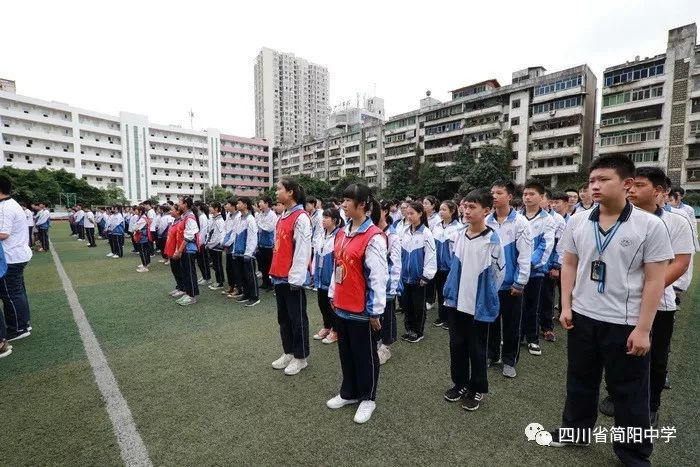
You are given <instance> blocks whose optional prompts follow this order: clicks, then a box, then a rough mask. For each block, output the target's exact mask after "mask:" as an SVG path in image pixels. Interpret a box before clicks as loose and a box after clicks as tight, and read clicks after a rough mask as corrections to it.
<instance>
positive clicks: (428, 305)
mask: <svg viewBox="0 0 700 467" xmlns="http://www.w3.org/2000/svg"><path fill="white" fill-rule="evenodd" d="M433 305H434V304H433V303H426V304H425V309H426V310H432V309H433Z"/></svg>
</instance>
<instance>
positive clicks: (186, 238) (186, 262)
mask: <svg viewBox="0 0 700 467" xmlns="http://www.w3.org/2000/svg"><path fill="white" fill-rule="evenodd" d="M179 207H180V212H183V214H182V221H181V223H182V227H180V228H181V229H182V240H181V241H180V242H179V243H178V245H177V249H176V250H175V254H174V255H173V258H175V259H177V260H180V274H181V278H182V279H181V280H182V286H183V287H184V290H183V292H185V294H184V295H183V296H182V297H180V299H179V300H178V301H177V303H178V305H182V306H188V305H192V304H193V303H197V299H196V298H195V297H196V296H197V295H199V286H198V285H197V268H196V266H195V263H196V258H197V250H198V245H199V222H198V220H197V214H196V213H193V212H192V209H193V208H192V198H189V197H188V198H182V199H181V200H180V206H179Z"/></svg>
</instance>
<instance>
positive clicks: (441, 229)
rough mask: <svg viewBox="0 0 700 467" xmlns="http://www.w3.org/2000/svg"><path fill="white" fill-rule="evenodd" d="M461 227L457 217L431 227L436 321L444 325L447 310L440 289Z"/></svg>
mask: <svg viewBox="0 0 700 467" xmlns="http://www.w3.org/2000/svg"><path fill="white" fill-rule="evenodd" d="M462 229H464V226H463V225H461V224H460V223H459V221H457V219H454V220H453V221H451V222H450V223H449V224H447V225H445V224H444V223H443V222H439V223H437V224H436V225H435V227H433V228H432V229H431V230H432V233H433V237H434V238H435V257H436V261H437V272H436V273H435V279H434V280H435V289H436V292H437V303H438V319H437V321H436V323H441V324H444V325H447V315H448V313H449V310H448V307H447V306H446V305H445V303H444V302H445V300H444V297H443V294H442V289H443V288H444V287H445V281H446V280H447V274H448V273H449V272H450V266H451V265H452V255H453V253H454V244H455V240H457V236H458V235H459V233H460V231H461V230H462Z"/></svg>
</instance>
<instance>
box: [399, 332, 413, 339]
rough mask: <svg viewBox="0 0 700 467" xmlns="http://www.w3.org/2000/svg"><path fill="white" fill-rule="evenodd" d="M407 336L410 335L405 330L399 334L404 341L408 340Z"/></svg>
mask: <svg viewBox="0 0 700 467" xmlns="http://www.w3.org/2000/svg"><path fill="white" fill-rule="evenodd" d="M409 337H411V335H410V334H409V333H407V332H406V333H403V334H401V340H404V341H405V340H408V338H409Z"/></svg>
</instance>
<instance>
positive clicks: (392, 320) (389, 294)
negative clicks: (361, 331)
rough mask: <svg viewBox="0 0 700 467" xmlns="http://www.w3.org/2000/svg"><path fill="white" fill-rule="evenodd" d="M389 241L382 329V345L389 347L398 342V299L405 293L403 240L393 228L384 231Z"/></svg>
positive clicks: (389, 227)
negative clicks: (403, 281)
mask: <svg viewBox="0 0 700 467" xmlns="http://www.w3.org/2000/svg"><path fill="white" fill-rule="evenodd" d="M384 235H385V236H386V239H387V254H386V260H387V268H388V275H387V282H386V307H385V308H384V313H383V314H382V329H381V330H380V336H381V343H382V344H383V345H385V346H389V345H391V344H393V343H394V342H396V337H397V334H398V332H397V324H396V297H399V296H400V295H401V293H402V292H403V284H402V282H401V238H400V237H399V235H398V233H397V232H396V229H395V228H394V227H393V226H391V225H390V226H387V227H386V228H385V229H384Z"/></svg>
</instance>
